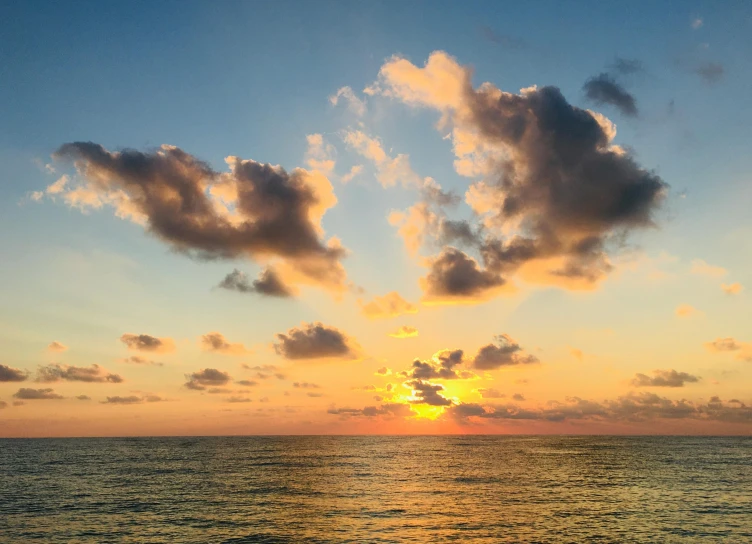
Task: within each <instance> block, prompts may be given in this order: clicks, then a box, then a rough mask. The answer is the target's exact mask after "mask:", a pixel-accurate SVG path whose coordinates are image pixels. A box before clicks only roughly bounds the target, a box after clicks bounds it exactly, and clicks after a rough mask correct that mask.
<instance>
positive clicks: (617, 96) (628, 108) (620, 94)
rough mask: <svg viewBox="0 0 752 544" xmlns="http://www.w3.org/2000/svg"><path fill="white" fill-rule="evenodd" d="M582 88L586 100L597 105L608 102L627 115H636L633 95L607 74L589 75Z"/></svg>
mask: <svg viewBox="0 0 752 544" xmlns="http://www.w3.org/2000/svg"><path fill="white" fill-rule="evenodd" d="M582 89H583V90H584V91H585V96H586V97H587V98H588V100H590V101H591V102H594V103H595V104H598V105H599V106H602V105H604V104H610V105H611V106H614V107H616V108H617V109H618V110H619V111H620V112H621V113H622V114H624V115H626V116H628V117H636V116H637V102H636V101H635V97H634V96H632V95H631V94H630V93H629V92H628V91H627V90H626V89H625V88H624V87H622V86H621V85H620V84H619V83H617V82H616V80H615V79H614V78H613V77H611V76H610V75H609V74H606V73H602V74H599V75H597V76H595V77H591V78H590V79H588V80H587V81H586V82H585V85H583V87H582Z"/></svg>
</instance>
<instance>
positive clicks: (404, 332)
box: [389, 325, 418, 338]
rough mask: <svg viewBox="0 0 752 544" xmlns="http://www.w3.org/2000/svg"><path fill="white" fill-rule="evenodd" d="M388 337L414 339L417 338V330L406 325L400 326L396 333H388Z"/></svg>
mask: <svg viewBox="0 0 752 544" xmlns="http://www.w3.org/2000/svg"><path fill="white" fill-rule="evenodd" d="M389 336H391V337H392V338H415V337H416V336H418V329H416V328H415V327H410V326H408V325H402V326H401V327H400V328H399V329H397V330H396V331H393V332H390V333H389Z"/></svg>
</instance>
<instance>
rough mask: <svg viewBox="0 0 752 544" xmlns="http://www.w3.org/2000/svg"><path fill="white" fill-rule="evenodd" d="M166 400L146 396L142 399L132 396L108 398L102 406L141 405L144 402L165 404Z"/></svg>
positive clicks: (155, 396)
mask: <svg viewBox="0 0 752 544" xmlns="http://www.w3.org/2000/svg"><path fill="white" fill-rule="evenodd" d="M164 400H165V399H163V398H162V397H159V396H157V395H145V396H142V397H139V396H137V395H130V396H128V397H118V396H115V397H107V400H103V401H100V404H141V403H144V402H163V401H164Z"/></svg>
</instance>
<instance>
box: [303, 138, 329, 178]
mask: <svg viewBox="0 0 752 544" xmlns="http://www.w3.org/2000/svg"><path fill="white" fill-rule="evenodd" d="M306 141H307V142H308V151H306V164H307V165H308V167H309V168H311V169H312V170H318V171H319V172H321V173H322V174H324V175H325V176H330V175H331V174H332V172H333V171H334V166H335V164H336V160H335V159H334V154H335V149H334V146H333V145H331V144H328V143H326V142H325V141H324V137H323V136H322V135H321V134H309V135H308V136H306Z"/></svg>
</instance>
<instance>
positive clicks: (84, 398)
mask: <svg viewBox="0 0 752 544" xmlns="http://www.w3.org/2000/svg"><path fill="white" fill-rule="evenodd" d="M76 400H91V397H90V396H89V395H77V396H76Z"/></svg>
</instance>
